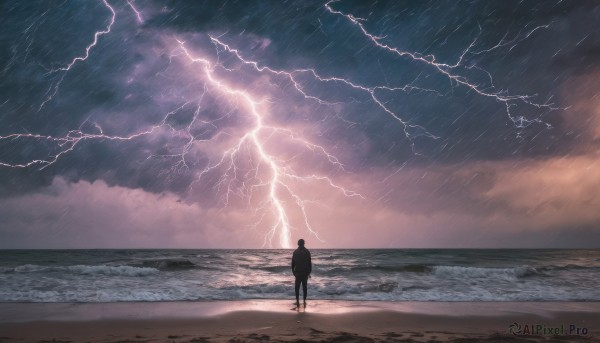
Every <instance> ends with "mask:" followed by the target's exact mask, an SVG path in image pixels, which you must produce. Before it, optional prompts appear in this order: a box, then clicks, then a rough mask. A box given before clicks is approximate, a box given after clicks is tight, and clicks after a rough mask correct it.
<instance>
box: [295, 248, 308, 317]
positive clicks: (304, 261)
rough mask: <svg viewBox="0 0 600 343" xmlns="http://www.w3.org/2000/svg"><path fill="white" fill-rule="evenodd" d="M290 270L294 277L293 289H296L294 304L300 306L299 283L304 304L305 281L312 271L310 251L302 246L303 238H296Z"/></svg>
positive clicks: (305, 293)
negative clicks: (296, 244) (296, 242)
mask: <svg viewBox="0 0 600 343" xmlns="http://www.w3.org/2000/svg"><path fill="white" fill-rule="evenodd" d="M292 272H293V273H294V276H295V277H296V284H295V287H294V290H295V291H296V305H297V306H298V307H299V306H300V284H302V295H303V299H304V306H306V295H307V294H308V293H307V290H306V283H307V282H308V278H309V277H310V273H311V272H312V262H311V260H310V251H308V249H306V248H305V247H304V240H303V239H300V240H298V249H296V250H294V254H293V255H292Z"/></svg>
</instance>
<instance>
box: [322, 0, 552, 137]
mask: <svg viewBox="0 0 600 343" xmlns="http://www.w3.org/2000/svg"><path fill="white" fill-rule="evenodd" d="M340 1H341V0H329V1H328V2H327V3H326V4H325V5H324V7H325V9H326V10H327V11H328V12H329V13H331V14H334V15H339V16H342V17H344V18H346V19H347V20H348V21H349V22H350V23H351V24H352V25H354V26H356V27H357V28H358V29H359V30H360V32H361V33H362V34H363V36H364V37H365V38H366V39H367V40H368V41H370V42H371V43H372V44H373V45H374V46H376V47H378V48H380V49H383V50H386V51H388V52H390V53H392V54H394V55H396V56H398V57H405V58H409V59H411V60H412V61H415V62H419V63H423V64H426V65H428V66H431V67H433V68H434V70H436V71H437V72H439V73H440V74H441V75H444V76H445V77H447V78H448V79H449V80H450V81H451V82H454V83H456V84H458V85H461V86H464V87H467V88H468V89H469V90H471V91H473V92H475V93H476V94H478V95H480V96H483V97H488V98H492V99H493V100H496V101H498V102H501V103H503V104H504V106H505V107H506V114H507V115H508V118H509V119H510V120H511V121H512V122H513V123H514V124H515V126H516V127H517V128H520V129H522V128H526V127H527V126H529V125H531V124H533V123H543V124H545V125H546V126H548V127H550V126H549V124H547V123H544V122H543V121H542V120H541V119H540V118H534V119H527V118H526V117H525V116H523V115H514V114H513V112H511V107H514V106H515V103H521V104H525V105H529V106H532V107H535V108H538V109H547V110H551V111H553V110H560V109H562V108H559V107H555V106H554V104H552V103H537V102H534V101H532V100H531V99H532V98H533V96H532V95H510V94H505V93H504V92H489V91H486V90H485V89H484V88H482V87H481V86H479V85H477V84H475V83H473V82H471V81H469V79H468V78H467V77H466V76H463V75H460V74H459V73H457V71H456V68H458V67H459V66H460V65H461V63H462V60H463V58H464V57H465V56H466V55H467V54H469V53H471V51H470V50H471V49H472V48H473V47H474V45H475V42H476V40H474V41H473V42H472V43H471V44H470V45H469V47H467V49H465V50H464V51H463V53H462V54H461V55H460V57H459V59H458V61H457V62H456V63H455V64H446V63H440V62H437V58H436V57H435V55H433V54H429V55H422V54H420V53H416V52H409V51H404V50H401V49H399V48H396V47H393V46H390V45H388V44H386V43H384V42H383V39H384V38H385V37H379V36H376V35H374V34H372V33H371V32H369V31H368V30H367V29H366V28H365V24H364V23H365V22H366V21H367V20H366V19H364V18H358V17H355V16H354V15H352V14H349V13H343V12H341V11H338V10H335V9H333V8H332V7H331V5H332V4H334V3H336V2H340ZM542 28H548V25H545V26H540V27H536V28H534V29H533V30H532V31H530V32H529V33H528V34H527V35H526V36H525V37H523V38H520V39H517V38H515V39H513V40H511V41H509V42H506V43H503V42H502V41H501V42H500V43H498V44H497V45H496V46H495V47H492V48H490V49H487V50H483V51H479V52H475V53H473V54H481V53H484V52H487V51H491V50H494V49H496V48H499V47H502V46H504V45H508V44H513V45H512V47H511V49H512V48H514V47H515V45H516V44H518V43H519V42H521V41H523V40H525V39H527V38H529V36H531V35H532V34H533V33H534V32H535V31H537V30H539V29H542ZM486 73H487V75H488V76H490V77H491V75H490V74H489V73H488V72H487V71H486ZM492 84H493V83H492Z"/></svg>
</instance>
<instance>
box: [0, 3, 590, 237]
mask: <svg viewBox="0 0 600 343" xmlns="http://www.w3.org/2000/svg"><path fill="white" fill-rule="evenodd" d="M0 22H1V23H2V24H1V25H2V27H1V30H0V41H1V42H2V43H1V44H0V218H2V219H1V220H0V248H142V247H148V248H152V247H157V248H260V247H274V248H279V247H291V246H294V242H295V241H296V240H297V239H298V238H304V239H305V240H307V245H308V246H311V247H323V248H326V247H328V248H345V247H352V248H361V247H365V248H367V247H383V248H424V247H425V248H426V247H434V248H437V247H450V248H452V247H467V248H479V247H503V248H522V247H532V248H543V247H599V244H600V162H598V158H599V157H600V144H599V143H600V26H599V25H598V22H600V4H598V2H597V1H574V0H573V1H557V0H555V1H504V0H503V1H371V2H367V1H348V0H340V1H330V2H326V1H220V2H218V1H141V0H137V1H133V0H129V1H121V0H119V1H116V0H105V1H103V0H98V1H62V2H60V1H52V2H49V1H41V0H40V1H2V2H1V3H0Z"/></svg>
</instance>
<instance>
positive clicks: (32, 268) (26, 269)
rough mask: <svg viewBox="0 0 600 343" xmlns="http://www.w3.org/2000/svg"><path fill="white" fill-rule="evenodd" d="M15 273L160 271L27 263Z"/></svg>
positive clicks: (137, 273) (132, 273) (138, 273)
mask: <svg viewBox="0 0 600 343" xmlns="http://www.w3.org/2000/svg"><path fill="white" fill-rule="evenodd" d="M14 271H15V273H39V272H67V273H71V274H82V275H94V274H100V275H111V276H147V275H153V274H156V273H158V272H159V270H158V269H156V268H150V267H132V266H108V265H95V266H94V265H92V266H89V265H74V266H61V267H55V266H39V265H35V264H26V265H22V266H18V267H15V268H14Z"/></svg>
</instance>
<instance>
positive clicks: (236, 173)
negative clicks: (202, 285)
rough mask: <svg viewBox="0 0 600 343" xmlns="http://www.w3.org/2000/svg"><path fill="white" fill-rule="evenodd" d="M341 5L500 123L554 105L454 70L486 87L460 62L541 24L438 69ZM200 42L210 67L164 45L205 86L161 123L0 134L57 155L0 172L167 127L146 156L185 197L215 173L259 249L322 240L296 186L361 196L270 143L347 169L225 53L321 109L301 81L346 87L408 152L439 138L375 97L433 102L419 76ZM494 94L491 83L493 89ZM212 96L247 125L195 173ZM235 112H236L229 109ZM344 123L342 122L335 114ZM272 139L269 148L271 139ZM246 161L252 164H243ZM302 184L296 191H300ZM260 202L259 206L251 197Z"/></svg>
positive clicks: (51, 92) (523, 121)
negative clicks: (254, 55) (165, 166)
mask: <svg viewBox="0 0 600 343" xmlns="http://www.w3.org/2000/svg"><path fill="white" fill-rule="evenodd" d="M101 1H102V3H103V5H104V6H105V7H106V9H108V11H109V12H110V13H111V16H110V19H109V21H108V24H107V26H106V27H105V28H104V29H102V30H99V31H96V33H95V34H94V38H93V40H92V41H91V42H90V43H89V44H88V45H87V46H86V48H85V52H84V53H83V54H82V55H80V56H76V57H74V58H72V60H71V61H70V62H69V63H68V64H66V65H64V66H63V67H61V68H57V69H53V70H51V71H50V72H49V73H51V74H59V73H60V74H61V76H60V78H59V79H58V82H56V83H55V84H54V85H52V86H51V87H50V88H49V89H48V91H47V92H46V94H45V96H46V98H45V99H44V101H43V102H42V104H41V106H40V109H41V108H42V107H43V106H44V105H45V104H46V103H47V102H49V101H51V100H52V99H53V98H54V97H55V96H56V95H57V93H58V89H59V87H60V85H61V83H62V82H63V80H64V78H65V76H66V75H67V74H68V73H69V71H71V70H72V69H73V68H74V67H75V66H76V65H77V64H79V63H83V62H85V61H86V60H87V59H88V58H89V56H90V53H91V52H92V50H93V49H94V48H95V47H96V46H97V45H98V42H99V39H100V38H101V37H102V36H103V35H107V34H109V33H110V32H111V29H112V27H113V25H114V24H115V21H116V12H115V9H114V8H113V7H112V6H111V5H110V4H109V3H108V1H107V0H101ZM336 2H339V0H331V1H329V2H327V3H326V4H325V5H324V6H325V8H326V10H327V11H328V12H329V13H331V14H332V15H337V16H341V17H343V18H346V19H347V20H348V22H349V23H350V24H352V25H353V26H355V27H357V28H358V29H359V30H360V32H362V34H363V35H364V37H365V38H366V39H367V40H368V41H369V42H371V43H372V44H373V45H374V46H376V47H377V48H379V49H383V50H385V51H388V52H389V53H392V54H395V55H396V56H399V57H403V58H409V59H410V60H412V61H415V62H418V63H422V64H425V65H428V66H430V67H433V70H435V71H437V72H438V73H439V74H440V75H443V76H444V77H446V78H448V79H449V80H450V81H451V82H452V83H453V84H456V85H459V86H461V87H466V88H468V89H469V90H471V91H472V92H474V93H475V94H478V95H480V96H483V97H486V98H491V99H493V100H495V101H497V102H500V103H502V104H504V105H505V107H506V113H507V115H508V118H509V119H510V120H511V121H512V122H513V123H514V124H515V125H516V126H517V127H518V128H525V127H527V126H529V125H531V124H533V123H535V122H537V123H542V120H541V119H540V118H534V119H528V118H526V117H525V116H523V115H515V114H514V113H513V112H512V110H511V108H512V107H515V106H517V105H527V106H532V107H535V108H538V109H548V110H556V109H558V108H555V107H554V106H553V104H549V103H537V102H534V101H533V100H532V98H533V96H529V95H510V94H506V93H505V92H493V91H490V90H487V88H483V87H482V86H480V85H478V84H476V83H474V82H471V81H470V80H469V79H468V78H467V77H466V76H464V75H461V74H460V73H459V72H460V69H459V67H465V68H468V69H478V70H480V71H482V72H484V73H486V75H487V76H488V78H489V82H490V84H492V85H493V78H492V75H491V74H490V73H489V72H487V71H485V70H484V69H482V68H479V67H477V66H474V65H473V66H465V65H464V59H465V58H466V56H468V55H470V54H471V55H478V54H483V53H486V52H489V51H492V50H495V49H499V48H502V47H508V46H511V48H510V49H512V48H514V46H515V45H516V44H518V43H520V42H522V41H523V40H525V39H527V38H529V37H530V36H531V35H532V34H534V33H535V32H536V31H537V30H540V29H544V28H547V27H548V26H539V27H536V28H534V29H533V30H531V31H529V32H528V33H527V34H525V35H522V36H517V37H514V38H513V39H510V40H505V37H503V38H502V40H501V41H500V42H498V44H496V45H495V46H492V47H490V48H488V49H484V50H479V51H474V49H475V46H476V43H477V38H475V39H474V40H473V41H472V43H471V44H470V45H469V46H468V47H467V48H466V49H465V50H463V52H462V54H461V55H460V56H459V58H458V60H457V62H456V63H454V64H446V63H440V62H438V61H437V58H436V57H435V56H434V55H422V54H419V53H414V52H407V51H402V50H400V49H398V48H395V47H392V46H390V45H388V44H386V43H384V42H383V39H384V38H383V37H378V36H375V35H373V34H372V33H370V32H369V31H368V30H367V29H366V27H365V25H364V23H365V22H366V20H365V19H362V18H357V17H354V16H353V15H352V14H347V13H343V12H341V11H338V10H335V9H334V8H333V7H332V5H333V4H334V3H336ZM127 6H129V8H131V10H132V11H133V12H134V13H135V16H136V20H137V23H138V24H142V23H143V22H144V20H143V15H142V13H141V12H140V11H139V10H138V9H137V8H136V7H135V5H134V2H133V0H127ZM208 38H209V39H210V42H211V43H212V45H213V46H214V49H215V52H216V56H217V58H216V61H215V60H213V59H211V58H210V57H206V56H203V55H202V54H198V53H197V52H193V51H192V48H190V47H189V46H188V45H187V44H186V42H185V41H183V40H181V39H175V40H174V41H173V42H172V46H174V48H173V49H172V50H171V54H170V61H174V60H176V59H177V60H182V63H183V64H185V65H186V67H187V68H189V69H190V71H192V72H193V73H194V75H195V77H197V78H198V79H200V80H202V81H203V82H204V84H203V87H202V89H201V90H200V89H198V97H197V100H193V101H192V100H185V101H184V102H183V104H182V105H181V106H179V107H177V108H175V109H174V110H172V111H170V112H168V113H165V114H164V115H162V119H161V120H160V121H158V122H157V123H155V124H154V125H151V126H149V127H147V128H145V129H143V130H140V131H139V132H136V133H132V134H129V135H111V134H106V133H104V130H103V128H102V127H101V126H100V125H99V124H97V123H93V129H89V128H88V129H84V124H86V123H87V121H84V123H82V124H81V125H80V127H79V128H77V129H75V130H70V131H68V132H67V133H66V134H64V135H62V136H53V135H43V134H35V133H28V132H26V133H12V134H7V135H4V136H0V142H16V143H20V142H25V143H24V144H27V143H28V142H32V141H33V142H38V143H40V144H42V143H43V144H45V145H49V146H51V147H52V148H53V149H55V151H56V152H53V153H51V154H48V156H47V157H45V158H38V159H31V160H28V161H25V162H19V163H10V162H4V161H0V166H2V167H6V168H29V167H39V169H45V168H47V167H49V166H51V165H53V164H55V163H56V162H57V161H59V160H60V159H61V158H62V157H64V156H65V155H67V154H69V153H71V152H73V151H74V150H75V149H76V148H77V147H78V146H79V145H80V144H81V143H83V142H86V141H88V142H92V141H95V142H101V141H132V140H135V139H139V138H141V137H144V136H148V135H152V134H157V133H158V132H164V131H168V132H171V133H172V134H173V135H174V136H176V137H184V138H185V139H184V141H185V142H184V143H183V145H182V146H181V147H180V149H179V150H178V151H176V152H173V153H171V152H169V153H165V154H154V155H150V156H148V158H149V159H175V162H174V164H173V165H172V168H171V170H170V171H171V172H172V173H175V172H177V171H179V170H192V171H194V172H195V174H194V176H195V178H194V180H193V181H192V182H191V183H190V185H189V188H188V192H189V193H190V194H191V193H192V192H193V191H194V187H195V185H198V184H206V182H210V181H207V180H210V177H211V175H218V178H217V180H216V182H214V185H213V188H214V189H215V191H216V192H217V193H218V194H221V195H222V199H223V203H224V204H225V205H229V204H230V202H231V201H232V199H233V198H234V197H239V198H241V199H244V201H247V203H248V205H249V206H250V207H253V208H254V214H255V216H256V217H257V218H258V220H257V221H256V222H255V223H254V224H253V227H255V228H258V227H259V226H266V227H268V229H267V230H266V231H267V233H266V234H265V238H264V245H269V246H271V245H272V241H273V240H274V239H278V243H279V245H280V246H281V247H284V248H289V247H291V246H292V244H291V235H292V232H293V231H294V230H296V229H298V228H299V227H302V228H304V229H306V230H307V231H308V232H309V233H310V234H312V235H314V236H315V237H316V238H317V239H319V240H320V238H319V235H318V233H317V230H316V229H315V228H314V226H313V224H312V223H311V220H309V219H310V216H309V209H308V205H309V204H312V203H318V202H317V201H315V200H311V199H306V198H305V197H303V195H302V193H301V192H300V191H299V190H298V188H299V187H302V186H306V185H308V184H313V185H323V186H326V187H329V188H330V189H332V190H335V191H337V192H339V193H340V194H341V195H342V196H345V197H349V198H358V199H364V197H363V196H362V195H361V194H360V193H358V192H356V191H353V190H350V189H347V188H345V187H343V186H341V185H339V184H338V183H336V182H334V180H333V178H332V177H330V176H328V175H321V174H319V173H316V172H315V173H300V172H298V171H296V170H294V168H293V163H292V162H293V159H294V157H292V158H291V159H290V158H288V159H285V158H283V157H281V156H278V154H277V153H276V152H274V150H275V149H274V148H273V146H276V145H277V144H280V143H282V142H285V143H288V144H294V145H295V146H300V147H302V149H303V151H306V152H310V153H312V154H313V155H314V156H318V157H319V158H321V159H323V160H324V161H325V162H326V163H327V164H328V166H331V167H333V168H334V170H336V171H345V169H344V164H343V163H342V162H341V160H340V159H339V158H338V157H336V156H335V155H334V154H332V153H331V152H330V151H329V150H328V149H326V148H325V147H324V146H322V145H319V144H316V143H313V142H311V141H310V140H308V139H306V138H304V137H303V136H302V135H301V134H300V133H298V132H296V131H294V130H291V129H289V128H287V127H282V126H277V125H274V124H272V123H271V122H270V120H269V110H268V106H267V105H268V104H269V98H267V97H259V96H257V95H256V94H254V93H253V92H251V91H250V90H248V89H244V88H242V87H240V86H237V85H234V84H232V83H230V82H228V81H227V79H226V78H224V77H221V75H222V74H220V72H223V73H232V72H235V70H233V69H230V68H228V67H227V66H225V65H224V64H223V63H221V62H220V57H221V56H222V55H223V54H227V56H229V57H234V58H235V60H236V61H237V62H236V63H238V64H239V65H240V68H242V67H244V68H250V69H252V70H253V71H255V72H257V73H260V74H261V75H268V76H270V77H272V78H278V79H280V80H284V81H286V82H287V83H289V85H291V89H292V90H293V91H294V92H296V93H297V94H300V95H301V96H302V97H303V98H304V99H305V100H306V101H307V102H313V103H316V104H318V105H323V106H335V105H340V104H345V103H344V102H340V101H335V100H333V101H332V100H331V99H326V98H324V97H322V96H319V95H317V94H314V93H312V92H311V91H310V89H308V88H307V87H305V83H304V82H303V80H304V79H305V78H310V79H311V80H312V81H315V82H318V83H322V84H329V83H334V84H338V85H342V86H343V87H346V88H347V89H351V90H353V91H356V92H360V93H361V94H364V95H365V97H366V99H368V101H370V103H372V104H373V105H374V106H375V107H377V108H378V109H379V110H380V111H381V112H382V113H384V114H385V115H387V116H388V117H389V118H391V119H392V120H393V121H394V122H395V123H397V124H398V125H399V127H400V128H401V131H402V132H403V133H404V136H405V137H406V138H407V139H408V141H409V142H410V144H411V147H412V149H413V152H415V153H417V152H416V150H415V142H414V140H415V139H416V138H418V137H426V138H430V139H438V138H439V137H438V136H436V135H434V134H432V133H430V132H429V131H428V130H426V129H425V128H424V127H422V126H420V125H417V124H414V123H411V122H410V121H409V120H407V119H405V118H403V116H402V115H401V114H400V113H398V112H397V111H395V110H394V109H392V108H390V106H389V105H388V104H386V103H385V101H383V100H382V94H383V93H386V92H407V93H410V92H427V93H431V94H434V95H436V96H442V94H441V93H440V92H439V91H437V90H435V89H427V88H422V87H418V86H417V85H416V84H417V81H418V80H417V79H418V78H417V79H415V80H413V81H412V82H410V83H407V84H403V85H399V86H389V85H387V84H361V83H358V82H356V81H353V80H351V79H348V78H342V77H338V76H335V75H328V74H327V73H323V72H320V71H318V70H317V69H316V68H308V67H307V68H297V69H290V70H287V69H276V68H272V67H270V66H267V65H265V64H262V63H260V62H259V61H254V60H252V59H250V58H248V57H246V56H245V55H244V54H243V53H242V52H241V51H240V50H238V49H236V48H235V47H232V46H231V45H230V44H228V43H226V42H225V40H224V39H223V36H216V35H209V36H208ZM492 89H495V87H492ZM208 93H211V94H213V93H214V94H218V96H219V97H222V98H224V99H226V100H227V103H229V104H236V105H237V104H239V109H240V110H241V112H243V113H244V114H245V115H247V116H248V118H250V119H251V125H249V127H246V128H245V129H244V130H243V132H242V133H239V134H234V137H233V138H232V139H231V140H232V141H233V143H231V144H230V145H228V146H227V147H225V148H223V150H220V152H221V153H220V154H217V155H216V157H215V158H213V157H214V156H210V157H211V158H210V159H209V161H208V162H207V163H206V164H205V165H203V166H201V167H200V168H197V166H198V161H196V160H194V159H193V158H192V157H191V154H192V153H193V152H194V151H195V150H196V149H199V148H201V147H202V146H204V145H205V144H210V143H213V142H214V141H215V140H217V139H218V138H219V137H221V136H223V135H229V133H226V132H224V131H221V132H219V133H218V134H217V135H215V136H213V137H210V138H204V137H203V135H202V134H198V133H195V132H194V129H195V128H197V127H198V126H203V127H214V128H215V129H217V128H219V127H218V125H219V122H220V121H221V120H224V119H225V118H228V117H229V116H232V115H233V113H234V110H231V111H229V112H226V113H225V114H224V115H223V116H221V117H218V118H216V119H212V120H207V119H206V118H204V117H203V115H202V106H203V105H202V103H203V98H204V97H205V96H206V95H207V94H208ZM188 108H193V115H192V118H191V119H190V120H189V122H187V124H186V125H184V127H182V128H176V127H175V126H173V125H171V124H170V123H169V121H170V119H171V118H172V117H173V116H174V115H175V114H177V113H179V111H182V110H184V109H188ZM236 109H237V108H236ZM340 119H343V118H340ZM273 141H275V142H273ZM247 165H250V167H246V166H247ZM298 185H300V186H298ZM256 198H258V200H256ZM253 201H255V202H258V204H257V205H256V206H252V202H253ZM292 213H299V214H300V220H299V221H298V222H299V224H295V221H294V220H293V215H292Z"/></svg>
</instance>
